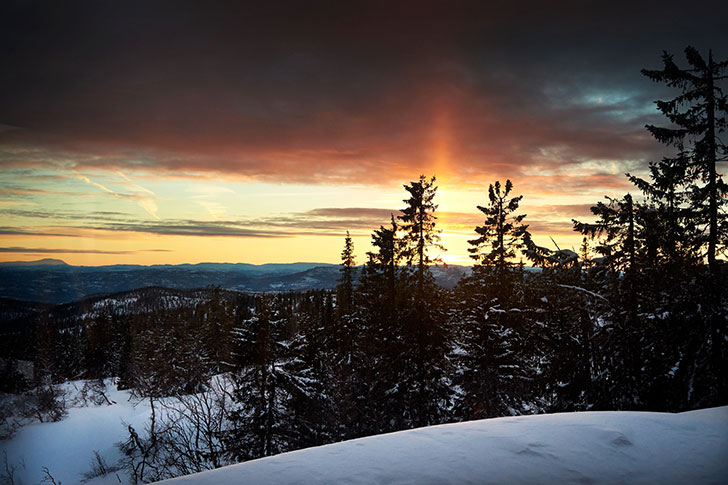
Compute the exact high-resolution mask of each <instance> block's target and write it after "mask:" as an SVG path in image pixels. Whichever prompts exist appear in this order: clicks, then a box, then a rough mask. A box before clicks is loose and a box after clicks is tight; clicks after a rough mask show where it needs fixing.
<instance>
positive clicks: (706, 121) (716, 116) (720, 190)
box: [642, 46, 728, 277]
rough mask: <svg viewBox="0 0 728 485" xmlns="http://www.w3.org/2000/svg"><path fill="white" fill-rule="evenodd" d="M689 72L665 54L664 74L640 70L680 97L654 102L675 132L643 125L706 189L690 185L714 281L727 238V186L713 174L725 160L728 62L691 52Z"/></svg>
mask: <svg viewBox="0 0 728 485" xmlns="http://www.w3.org/2000/svg"><path fill="white" fill-rule="evenodd" d="M685 56H686V58H687V61H688V64H690V66H691V67H690V68H689V69H680V68H679V67H678V66H677V64H675V62H674V60H673V56H672V55H671V54H668V53H667V52H665V53H664V54H663V56H662V62H663V69H661V70H649V69H643V70H642V74H644V75H645V76H647V77H648V78H650V79H652V80H653V81H655V82H663V83H665V84H667V85H668V86H670V87H675V88H678V89H679V90H680V92H681V93H680V95H679V96H677V97H676V98H674V99H672V100H669V101H662V100H660V101H656V104H657V108H658V109H659V110H660V111H661V112H662V114H664V115H665V116H666V117H667V119H668V120H670V122H671V123H673V124H674V125H675V126H676V127H675V128H665V127H658V126H655V125H647V129H648V130H649V131H650V133H652V135H653V136H654V137H655V138H656V139H657V140H658V141H660V142H661V143H665V144H667V145H672V146H676V147H678V148H679V150H680V152H681V154H682V156H679V157H678V158H676V159H674V160H675V161H676V162H679V165H678V168H677V169H678V170H685V172H686V174H687V175H688V177H689V178H691V179H692V178H696V179H698V180H700V181H701V182H703V183H705V186H703V187H699V186H697V185H693V190H692V193H691V199H692V204H693V207H694V208H695V210H697V211H698V213H699V214H700V215H701V219H702V221H703V222H704V223H706V226H707V231H708V241H707V242H708V248H707V260H708V267H709V271H710V274H711V276H712V277H716V275H717V274H718V263H717V259H716V255H717V253H718V249H719V246H720V245H721V244H723V243H724V240H725V237H726V234H725V232H724V231H725V229H724V227H723V226H724V224H723V223H722V216H721V214H720V210H721V206H722V205H724V204H725V197H724V195H725V194H726V191H727V190H728V186H726V185H725V184H724V183H723V180H722V178H721V177H720V175H719V174H718V172H717V170H716V163H717V162H719V161H724V160H726V159H727V158H726V155H728V152H727V151H726V145H725V144H724V143H722V142H721V140H720V138H719V134H720V133H722V132H723V131H725V129H726V126H727V124H726V118H725V113H728V98H726V95H725V94H724V93H723V91H722V89H721V88H720V86H718V81H720V80H723V79H726V78H727V77H728V76H725V75H723V72H724V71H725V70H726V68H727V67H728V60H727V61H722V62H715V61H714V60H713V52H712V51H709V52H708V59H707V61H706V60H705V58H703V56H702V55H701V54H700V52H698V50H697V49H695V48H694V47H690V46H689V47H687V48H686V49H685Z"/></svg>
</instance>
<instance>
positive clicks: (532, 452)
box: [169, 407, 728, 485]
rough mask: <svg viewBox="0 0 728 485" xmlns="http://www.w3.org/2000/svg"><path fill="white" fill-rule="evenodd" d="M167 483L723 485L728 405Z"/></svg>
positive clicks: (513, 430)
mask: <svg viewBox="0 0 728 485" xmlns="http://www.w3.org/2000/svg"><path fill="white" fill-rule="evenodd" d="M169 483H173V484H175V485H182V484H198V485H206V484H219V483H258V484H260V483H276V484H293V483H299V484H300V483H331V484H373V483H382V484H383V483H387V484H403V483H412V484H430V483H438V484H440V483H509V484H510V483H559V484H564V483H632V484H634V483H645V484H647V483H649V484H655V483H660V484H672V483H684V484H693V485H694V484H703V483H728V407H722V408H714V409H706V410H701V411H692V412H687V413H681V414H665V413H645V412H585V413H564V414H552V415H540V416H520V417H510V418H498V419H488V420H482V421H473V422H467V423H457V424H446V425H442V426H433V427H429V428H421V429H416V430H410V431H402V432H399V433H392V434H388V435H380V436H373V437H369V438H362V439H358V440H352V441H347V442H343V443H337V444H333V445H327V446H321V447H318V448H309V449H306V450H300V451H294V452H291V453H284V454H281V455H278V456H273V457H268V458H263V459H260V460H254V461H250V462H247V463H242V464H238V465H233V466H229V467H226V468H220V469H217V470H212V471H208V472H203V473H199V474H196V475H189V476H186V477H180V478H177V479H174V480H170V481H169Z"/></svg>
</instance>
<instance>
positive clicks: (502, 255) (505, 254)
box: [468, 180, 530, 274]
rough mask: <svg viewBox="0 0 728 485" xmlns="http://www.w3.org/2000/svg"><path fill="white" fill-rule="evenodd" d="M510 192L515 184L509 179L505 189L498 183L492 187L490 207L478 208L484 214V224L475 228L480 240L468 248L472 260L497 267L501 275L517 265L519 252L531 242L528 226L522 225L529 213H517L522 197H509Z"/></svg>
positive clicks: (490, 187)
mask: <svg viewBox="0 0 728 485" xmlns="http://www.w3.org/2000/svg"><path fill="white" fill-rule="evenodd" d="M511 190H513V184H512V183H511V181H510V180H506V184H505V186H504V187H503V190H501V183H500V182H499V181H497V182H495V184H490V186H489V187H488V199H489V200H490V205H489V206H487V207H483V206H477V207H478V210H479V211H481V212H482V213H483V214H485V221H484V222H483V225H482V226H476V227H475V232H476V233H478V234H479V235H480V237H478V238H477V239H472V240H470V241H468V244H470V245H471V246H472V247H470V248H468V251H469V252H470V257H471V258H473V259H474V260H475V261H477V263H478V264H479V265H481V266H483V267H490V268H495V269H496V270H497V272H498V273H501V274H502V273H503V272H504V270H506V269H508V268H512V267H513V266H515V265H516V263H515V262H514V259H515V257H516V251H517V250H520V249H524V248H525V247H526V244H527V242H530V234H529V233H528V231H527V229H528V225H526V224H522V221H523V219H524V218H525V217H526V214H520V215H515V214H514V213H515V211H517V210H518V205H519V203H520V202H521V199H523V196H522V195H519V196H517V197H511V198H509V197H508V196H509V195H510V193H511Z"/></svg>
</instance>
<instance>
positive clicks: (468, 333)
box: [455, 180, 533, 419]
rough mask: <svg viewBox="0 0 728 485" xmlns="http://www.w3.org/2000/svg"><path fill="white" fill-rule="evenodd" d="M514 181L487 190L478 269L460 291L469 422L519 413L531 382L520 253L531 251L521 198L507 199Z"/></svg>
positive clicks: (464, 403) (474, 252)
mask: <svg viewBox="0 0 728 485" xmlns="http://www.w3.org/2000/svg"><path fill="white" fill-rule="evenodd" d="M512 189H513V184H512V183H511V181H510V180H508V181H506V184H505V186H501V184H500V182H495V184H491V185H490V186H489V188H488V198H489V202H490V204H489V205H488V206H487V207H483V206H478V210H480V211H481V212H482V213H483V214H485V216H486V218H485V221H484V223H483V225H481V226H476V228H475V232H476V233H477V234H478V235H479V237H478V238H477V239H473V240H471V241H469V243H470V245H471V247H470V248H469V249H468V250H469V251H470V254H471V258H473V259H474V260H475V261H476V263H475V265H474V266H473V272H472V274H471V276H469V277H466V278H463V280H461V282H460V285H459V287H458V293H457V300H458V301H460V302H461V304H460V306H459V308H458V309H457V310H456V313H455V320H456V326H457V328H458V345H457V346H456V349H455V358H456V360H457V361H458V365H459V372H458V376H459V379H458V383H459V385H460V387H461V389H462V393H461V395H460V396H459V399H458V402H457V408H458V413H459V414H460V415H461V416H463V417H464V418H466V419H476V418H483V417H493V416H502V415H505V414H512V413H517V412H519V410H520V409H521V408H522V407H523V406H522V405H523V401H522V398H523V397H524V396H525V394H526V392H525V387H524V384H525V382H526V380H527V379H529V367H530V364H529V362H528V360H529V358H528V357H527V356H526V355H525V350H526V340H527V339H526V337H527V335H528V333H529V323H528V317H527V312H525V311H524V310H525V308H524V304H525V303H526V302H525V298H524V296H525V294H524V290H525V285H524V284H523V279H524V276H525V275H524V271H523V268H522V265H520V264H518V263H516V262H515V261H514V259H515V257H516V254H517V253H516V251H518V250H525V249H526V248H527V247H533V245H532V243H531V241H530V235H529V233H528V232H527V227H528V226H527V225H525V224H522V221H523V220H524V218H525V217H526V215H525V214H521V215H516V214H515V212H516V211H517V210H518V205H519V203H520V201H521V199H522V196H518V197H509V196H510V193H511V191H512Z"/></svg>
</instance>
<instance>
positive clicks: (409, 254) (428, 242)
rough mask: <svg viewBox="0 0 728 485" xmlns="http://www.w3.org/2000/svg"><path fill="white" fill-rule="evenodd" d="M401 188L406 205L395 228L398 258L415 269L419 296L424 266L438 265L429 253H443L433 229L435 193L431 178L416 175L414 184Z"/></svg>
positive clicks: (423, 280) (437, 234)
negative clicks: (398, 234) (405, 194)
mask: <svg viewBox="0 0 728 485" xmlns="http://www.w3.org/2000/svg"><path fill="white" fill-rule="evenodd" d="M404 188H405V190H406V191H407V192H409V194H410V197H409V199H405V200H404V201H403V202H404V203H405V204H407V205H406V207H405V208H404V209H402V215H400V216H399V217H398V219H399V220H400V221H402V224H401V226H400V228H399V229H400V230H401V232H402V234H403V236H402V243H403V250H402V255H403V257H404V259H405V260H406V261H407V264H408V265H416V273H417V289H418V291H419V292H420V293H422V292H423V290H424V286H425V272H426V271H427V266H428V265H429V264H430V263H437V262H440V259H439V257H435V258H431V257H430V254H429V251H430V249H435V250H439V251H444V250H445V248H444V247H443V246H442V245H441V244H440V231H439V230H437V229H435V226H436V221H437V217H436V216H435V211H436V210H437V204H435V203H434V202H433V201H434V199H435V194H436V193H437V186H436V185H435V177H434V176H433V177H432V178H431V179H429V180H428V179H427V177H425V176H424V175H420V179H419V180H418V181H416V182H410V183H409V184H407V185H405V186H404Z"/></svg>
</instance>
